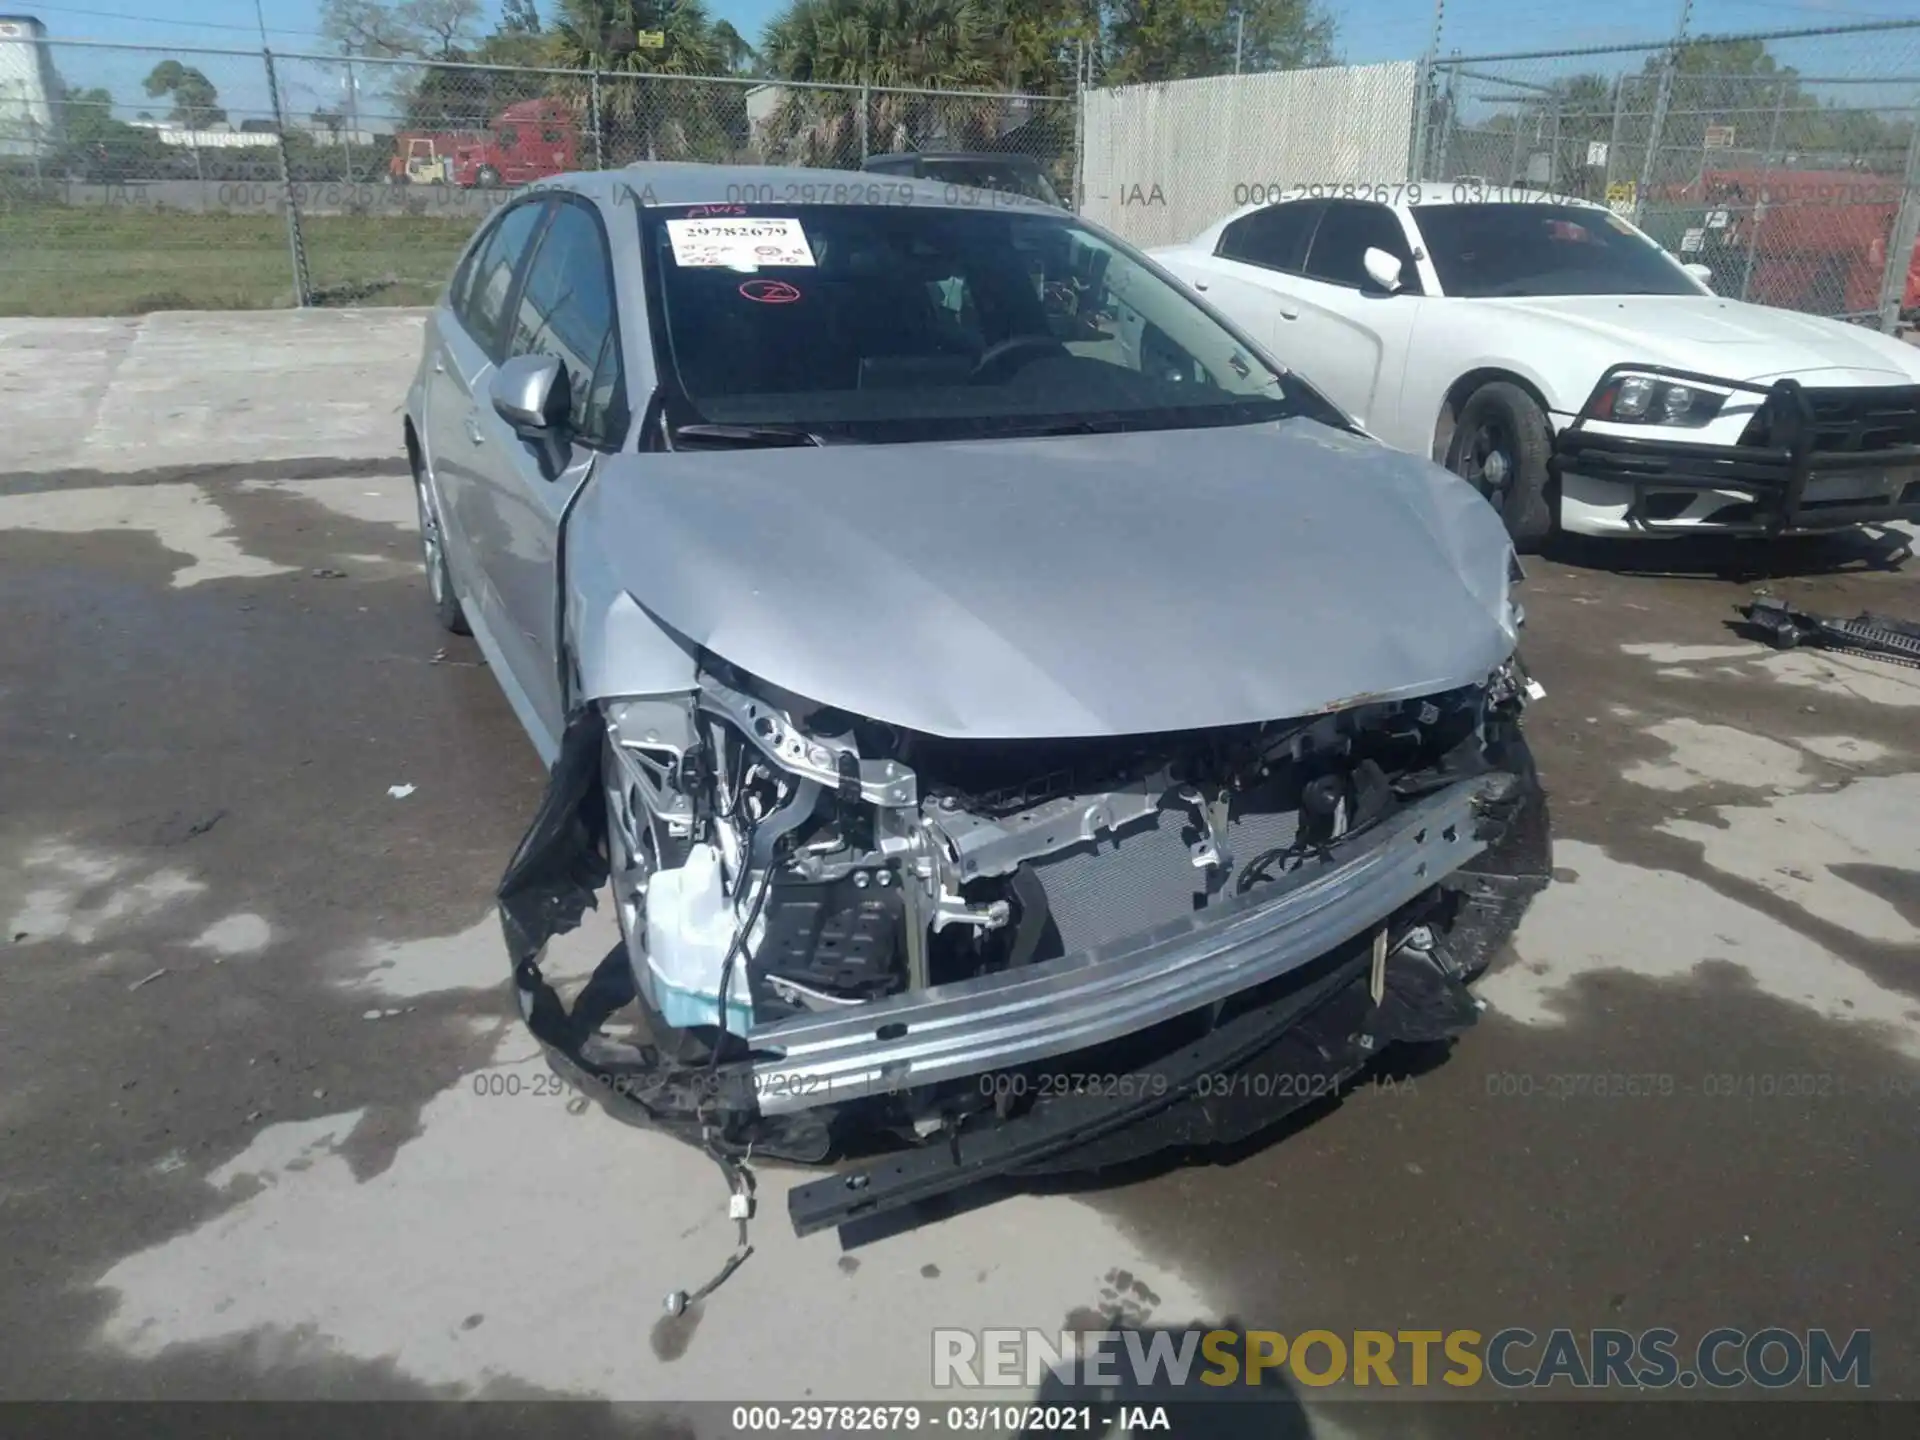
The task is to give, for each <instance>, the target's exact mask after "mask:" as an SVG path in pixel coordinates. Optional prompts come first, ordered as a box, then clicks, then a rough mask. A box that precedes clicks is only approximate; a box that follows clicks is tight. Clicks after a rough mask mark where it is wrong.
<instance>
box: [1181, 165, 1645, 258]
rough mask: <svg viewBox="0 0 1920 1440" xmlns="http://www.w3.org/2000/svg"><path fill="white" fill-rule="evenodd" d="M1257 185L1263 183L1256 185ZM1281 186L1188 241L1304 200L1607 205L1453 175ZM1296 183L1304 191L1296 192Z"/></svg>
mask: <svg viewBox="0 0 1920 1440" xmlns="http://www.w3.org/2000/svg"><path fill="white" fill-rule="evenodd" d="M1254 188H1255V189H1258V188H1260V187H1258V186H1255V187H1254ZM1269 188H1270V189H1271V190H1273V191H1274V192H1276V193H1275V194H1274V195H1273V196H1270V197H1269V198H1267V199H1264V200H1256V201H1254V202H1252V203H1251V204H1247V205H1242V206H1241V207H1240V208H1239V209H1238V210H1235V211H1233V212H1232V213H1231V214H1228V215H1224V216H1222V217H1221V218H1220V219H1218V220H1216V221H1214V222H1213V224H1211V225H1209V226H1208V227H1207V228H1206V229H1204V230H1202V231H1201V232H1200V233H1199V234H1198V235H1195V236H1194V237H1193V238H1192V239H1191V240H1189V241H1187V244H1186V247H1185V248H1188V249H1195V250H1198V249H1206V250H1211V249H1213V248H1214V247H1215V246H1216V245H1218V244H1219V242H1220V232H1221V231H1222V230H1225V229H1226V228H1227V226H1229V225H1231V224H1233V222H1234V221H1236V220H1239V219H1242V218H1244V217H1245V216H1248V215H1251V214H1253V213H1254V212H1255V211H1256V210H1268V209H1271V208H1272V207H1273V206H1275V205H1291V204H1295V203H1297V202H1299V201H1301V200H1367V201H1372V202H1374V203H1376V204H1381V205H1386V206H1389V207H1390V208H1392V209H1395V210H1406V209H1408V208H1410V207H1411V206H1413V205H1415V204H1419V205H1421V206H1427V205H1501V204H1507V203H1511V202H1518V203H1520V204H1525V205H1575V206H1579V207H1581V208H1583V209H1587V210H1605V209H1606V208H1607V207H1606V206H1604V205H1601V204H1599V203H1597V202H1596V201H1592V200H1582V199H1581V198H1580V197H1579V196H1577V195H1562V194H1560V193H1559V192H1557V191H1553V190H1536V189H1533V188H1531V187H1529V186H1525V185H1483V184H1481V183H1480V182H1478V181H1474V182H1464V181H1453V180H1417V181H1408V180H1379V181H1374V182H1371V183H1369V182H1364V181H1363V182H1356V183H1354V184H1353V185H1352V187H1351V190H1352V193H1348V191H1349V187H1348V184H1347V182H1346V181H1339V182H1337V183H1336V182H1332V181H1329V182H1328V183H1327V184H1326V185H1324V186H1322V187H1321V189H1322V191H1323V192H1327V191H1337V192H1338V193H1336V194H1328V193H1322V194H1318V195H1315V194H1313V193H1312V190H1313V188H1314V187H1313V186H1312V185H1300V186H1279V185H1274V186H1271V187H1269ZM1294 189H1299V190H1301V191H1302V192H1303V193H1301V194H1298V195H1295V194H1291V193H1289V192H1291V191H1292V190H1294Z"/></svg>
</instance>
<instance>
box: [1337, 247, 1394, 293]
mask: <svg viewBox="0 0 1920 1440" xmlns="http://www.w3.org/2000/svg"><path fill="white" fill-rule="evenodd" d="M1348 253H1349V254H1351V253H1352V252H1351V251H1349V252H1348ZM1360 264H1361V265H1362V266H1363V267H1364V268H1365V269H1366V272H1367V278H1368V279H1369V280H1371V281H1372V282H1373V283H1374V284H1375V285H1377V286H1379V287H1380V289H1381V290H1383V291H1385V292H1386V293H1387V294H1389V295H1394V294H1397V293H1399V290H1400V262H1399V261H1398V260H1396V259H1395V258H1394V257H1393V256H1391V255H1389V254H1388V253H1387V252H1386V251H1384V250H1380V249H1376V248H1375V247H1374V246H1371V245H1369V246H1368V247H1367V253H1366V254H1365V255H1362V256H1361V257H1360Z"/></svg>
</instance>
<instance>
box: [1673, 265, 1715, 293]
mask: <svg viewBox="0 0 1920 1440" xmlns="http://www.w3.org/2000/svg"><path fill="white" fill-rule="evenodd" d="M1680 268H1681V269H1682V270H1684V271H1686V272H1687V274H1689V275H1691V276H1692V277H1693V278H1694V279H1696V280H1698V281H1699V282H1700V283H1701V284H1702V285H1706V286H1709V287H1711V286H1712V284H1713V270H1712V267H1710V266H1707V265H1702V264H1700V263H1699V262H1698V261H1695V262H1693V263H1691V264H1687V265H1682V266H1681V267H1680Z"/></svg>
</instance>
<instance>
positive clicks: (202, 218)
mask: <svg viewBox="0 0 1920 1440" xmlns="http://www.w3.org/2000/svg"><path fill="white" fill-rule="evenodd" d="M478 223H479V222H478V221H477V220H476V219H472V218H440V217H426V216H399V215H395V216H384V215H310V216H307V217H305V218H304V220H303V222H302V226H301V228H302V232H303V234H304V237H305V241H306V251H307V268H308V274H309V276H310V280H311V283H312V286H313V289H314V297H313V298H314V299H315V301H316V303H319V304H333V305H424V304H427V303H429V302H431V301H432V300H433V298H434V297H435V296H436V295H438V293H439V291H440V287H441V286H442V285H443V284H444V283H445V282H446V277H447V273H448V271H449V270H451V269H452V267H453V261H454V257H455V256H456V255H457V254H458V253H459V249H460V246H461V245H462V244H463V243H465V241H466V239H467V237H468V236H469V235H471V234H472V233H473V231H474V230H475V228H476V227H477V226H478ZM293 300H294V286H293V261H292V257H291V255H290V253H289V250H288V246H287V227H286V222H285V221H284V220H282V219H281V217H280V216H278V215H266V214H263V215H234V214H206V215H202V214H194V213H192V212H189V211H182V210H156V209H135V208H127V207H120V208H115V207H109V206H99V207H80V206H71V207H69V206H51V205H33V206H17V207H9V208H0V315H143V314H146V313H147V312H149V311H152V310H264V309H273V308H276V307H281V306H289V305H292V304H293Z"/></svg>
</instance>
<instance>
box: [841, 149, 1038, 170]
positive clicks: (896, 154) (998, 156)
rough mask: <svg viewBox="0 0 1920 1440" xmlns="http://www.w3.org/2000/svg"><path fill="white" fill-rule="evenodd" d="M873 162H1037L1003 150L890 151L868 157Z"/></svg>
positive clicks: (1035, 163) (1028, 156) (1032, 158)
mask: <svg viewBox="0 0 1920 1440" xmlns="http://www.w3.org/2000/svg"><path fill="white" fill-rule="evenodd" d="M868 158H869V159H873V160H999V161H1001V162H1003V163H1005V164H1009V165H1033V166H1038V165H1039V163H1040V162H1039V161H1038V160H1036V159H1034V157H1033V156H1031V155H1021V154H1019V153H1018V152H1009V151H1005V150H890V151H888V152H887V153H886V154H885V155H873V156H870V157H868Z"/></svg>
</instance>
